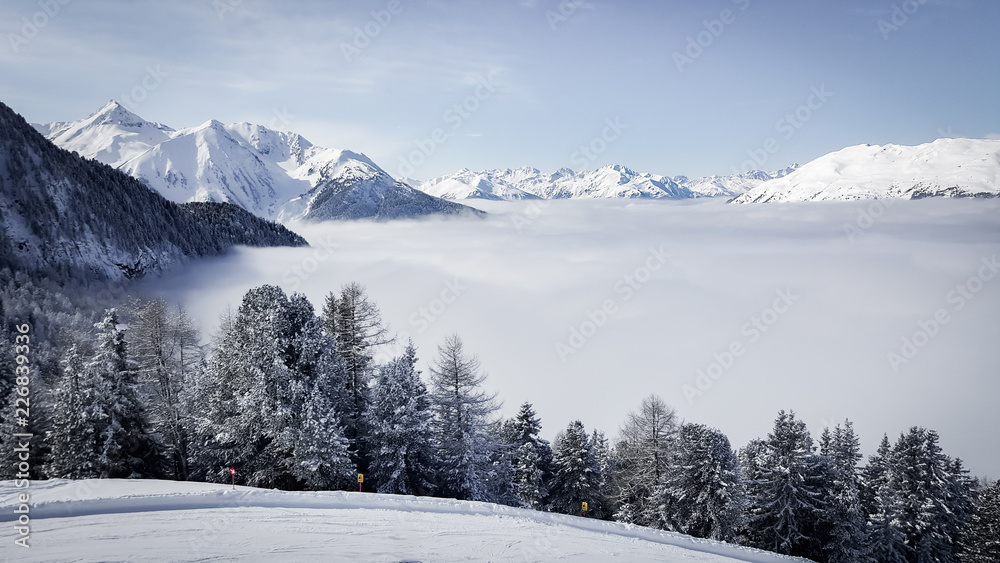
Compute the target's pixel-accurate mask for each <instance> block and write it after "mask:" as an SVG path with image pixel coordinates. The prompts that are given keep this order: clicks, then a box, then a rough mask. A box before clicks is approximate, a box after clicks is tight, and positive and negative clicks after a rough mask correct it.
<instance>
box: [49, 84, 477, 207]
mask: <svg viewBox="0 0 1000 563" xmlns="http://www.w3.org/2000/svg"><path fill="white" fill-rule="evenodd" d="M35 128H36V129H38V130H39V131H40V132H42V134H44V135H45V136H46V138H48V139H49V140H51V141H52V142H53V143H55V144H56V145H58V146H60V147H62V148H64V149H67V150H71V151H76V152H77V153H79V154H80V155H81V156H84V157H88V158H93V159H96V160H98V161H100V162H103V163H105V164H108V165H110V166H113V167H115V168H118V169H120V170H122V171H124V172H127V173H128V174H130V175H132V176H133V177H135V178H138V179H139V180H141V181H142V182H143V183H145V184H146V185H148V186H149V187H151V188H153V189H154V190H156V191H158V192H159V193H161V194H162V195H163V196H164V197H166V198H167V199H169V200H171V201H174V202H178V203H183V202H191V201H222V202H230V203H235V204H237V205H239V206H240V207H242V208H244V209H246V210H247V211H250V212H251V213H253V214H255V215H257V216H259V217H262V218H266V219H273V220H278V221H282V222H287V221H290V220H296V219H304V220H324V219H360V218H375V219H392V218H400V217H414V216H419V215H426V214H431V213H446V214H453V213H463V212H468V213H478V212H476V211H475V210H472V209H471V208H468V207H465V206H462V205H459V204H456V203H453V202H449V201H445V200H441V199H438V198H434V197H431V196H428V195H426V194H424V193H423V192H419V191H417V190H414V189H413V188H411V187H409V186H407V185H406V184H404V183H402V182H397V181H396V180H394V179H393V178H392V177H390V176H389V175H388V174H387V173H386V172H385V171H384V170H382V169H381V168H379V167H378V166H377V165H376V164H375V163H374V162H372V161H371V160H370V159H369V158H368V157H366V156H365V155H363V154H359V153H354V152H351V151H347V150H339V149H327V148H323V147H317V146H315V145H313V144H312V143H310V142H309V141H307V140H306V139H305V138H303V137H302V136H301V135H297V134H294V133H285V132H280V131H273V130H271V129H268V128H266V127H262V126H260V125H254V124H251V123H235V124H231V125H224V124H222V123H221V122H219V121H216V120H210V121H208V122H205V123H203V124H201V125H199V126H197V127H190V128H187V129H180V130H174V129H171V128H170V127H167V126H165V125H162V124H160V123H152V122H149V121H146V120H144V119H142V118H141V117H139V116H138V115H135V114H134V113H132V112H130V111H128V110H127V109H125V108H124V107H123V106H122V105H121V104H119V103H118V102H116V101H114V100H112V101H110V102H108V103H107V104H106V105H105V106H104V107H102V108H101V109H99V110H98V111H97V112H96V113H94V114H93V115H91V116H90V117H88V118H86V119H82V120H80V121H73V122H60V123H49V124H43V125H35Z"/></svg>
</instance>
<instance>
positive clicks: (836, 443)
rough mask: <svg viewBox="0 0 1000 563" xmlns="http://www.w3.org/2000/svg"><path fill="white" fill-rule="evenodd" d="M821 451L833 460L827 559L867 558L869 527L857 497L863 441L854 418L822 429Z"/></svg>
mask: <svg viewBox="0 0 1000 563" xmlns="http://www.w3.org/2000/svg"><path fill="white" fill-rule="evenodd" d="M820 454H822V455H824V456H826V457H828V458H830V459H831V460H832V461H833V482H832V488H831V495H830V499H829V506H828V508H827V510H826V512H825V513H824V516H823V519H824V520H825V521H826V526H825V528H826V529H827V530H828V534H829V539H828V540H827V542H826V546H825V547H824V552H825V553H826V560H827V562H828V563H857V562H859V561H866V560H867V558H868V550H867V539H868V528H867V523H866V519H865V514H864V511H863V509H862V508H861V501H860V499H859V497H858V471H859V470H858V461H859V460H860V459H861V457H862V456H861V443H860V441H859V440H858V437H857V435H855V433H854V425H853V424H852V423H851V421H849V420H846V421H844V425H843V426H840V425H839V424H838V425H837V426H836V427H834V429H833V432H830V429H829V428H825V429H824V430H823V436H822V438H821V440H820Z"/></svg>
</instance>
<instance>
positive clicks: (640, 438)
mask: <svg viewBox="0 0 1000 563" xmlns="http://www.w3.org/2000/svg"><path fill="white" fill-rule="evenodd" d="M676 433H677V415H676V413H675V412H674V410H673V409H672V408H670V407H668V406H667V404H666V403H664V402H663V400H662V399H660V398H659V397H657V396H655V395H650V396H648V397H646V398H645V399H643V400H642V404H641V405H640V406H639V410H638V411H634V412H630V413H629V414H628V415H627V416H626V418H625V422H624V424H623V425H622V428H621V431H620V438H619V441H618V442H617V443H616V444H615V448H614V460H615V461H614V465H615V472H614V497H615V504H616V505H617V506H619V507H621V506H624V505H627V506H628V507H629V510H628V512H627V513H628V514H630V515H631V516H630V517H631V518H633V520H631V521H628V522H629V523H631V524H639V525H642V526H649V527H651V528H663V527H664V524H663V521H662V519H661V517H660V510H659V506H660V502H659V498H658V493H659V492H660V490H661V488H662V486H663V481H664V479H665V477H666V474H667V470H668V467H669V464H670V451H671V448H672V446H673V440H674V437H675V435H676ZM617 512H619V513H621V514H625V512H622V511H621V510H619V511H617ZM616 519H618V518H617V517H616Z"/></svg>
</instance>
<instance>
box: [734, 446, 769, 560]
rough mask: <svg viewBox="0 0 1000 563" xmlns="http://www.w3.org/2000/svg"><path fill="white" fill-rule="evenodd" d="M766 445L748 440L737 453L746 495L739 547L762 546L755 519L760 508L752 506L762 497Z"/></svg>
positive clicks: (739, 531)
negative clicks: (755, 500)
mask: <svg viewBox="0 0 1000 563" xmlns="http://www.w3.org/2000/svg"><path fill="white" fill-rule="evenodd" d="M767 451H768V450H767V444H766V443H765V442H764V440H761V439H759V438H757V439H754V440H750V442H749V443H748V444H747V445H746V446H743V448H741V449H740V451H739V463H740V477H741V479H742V481H743V490H744V491H745V494H746V509H745V512H744V518H743V525H742V526H740V527H739V529H738V532H737V535H738V537H739V542H738V543H740V544H741V545H750V546H756V545H762V544H763V543H764V537H763V533H762V531H761V530H760V529H759V528H758V527H757V526H756V522H755V521H756V518H757V517H758V516H760V513H761V510H762V509H761V507H759V506H756V505H755V504H754V499H758V498H762V497H763V495H764V485H765V484H766V483H765V481H764V466H765V465H766V464H767Z"/></svg>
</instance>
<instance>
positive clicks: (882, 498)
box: [860, 435, 909, 563]
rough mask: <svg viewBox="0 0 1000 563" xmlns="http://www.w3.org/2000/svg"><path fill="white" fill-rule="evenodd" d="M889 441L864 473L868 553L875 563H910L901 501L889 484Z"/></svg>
mask: <svg viewBox="0 0 1000 563" xmlns="http://www.w3.org/2000/svg"><path fill="white" fill-rule="evenodd" d="M891 455H892V446H891V444H890V443H889V437H888V436H886V435H883V436H882V441H881V442H880V443H879V447H878V450H877V452H876V454H875V455H873V456H871V457H869V458H868V465H866V466H865V468H864V470H862V473H861V475H862V479H861V488H860V491H861V506H862V511H863V512H864V513H865V515H866V519H867V521H868V541H867V550H868V554H869V557H870V559H869V560H870V561H872V562H873V563H883V562H884V563H906V562H907V560H908V557H907V556H908V553H909V551H908V548H907V547H906V538H904V537H903V534H902V532H900V530H899V527H898V526H899V515H898V513H897V511H898V510H899V507H900V505H899V499H898V498H897V494H896V490H895V489H894V488H893V487H892V486H891V485H890V483H889V478H890V475H889V457H890V456H891Z"/></svg>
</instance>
